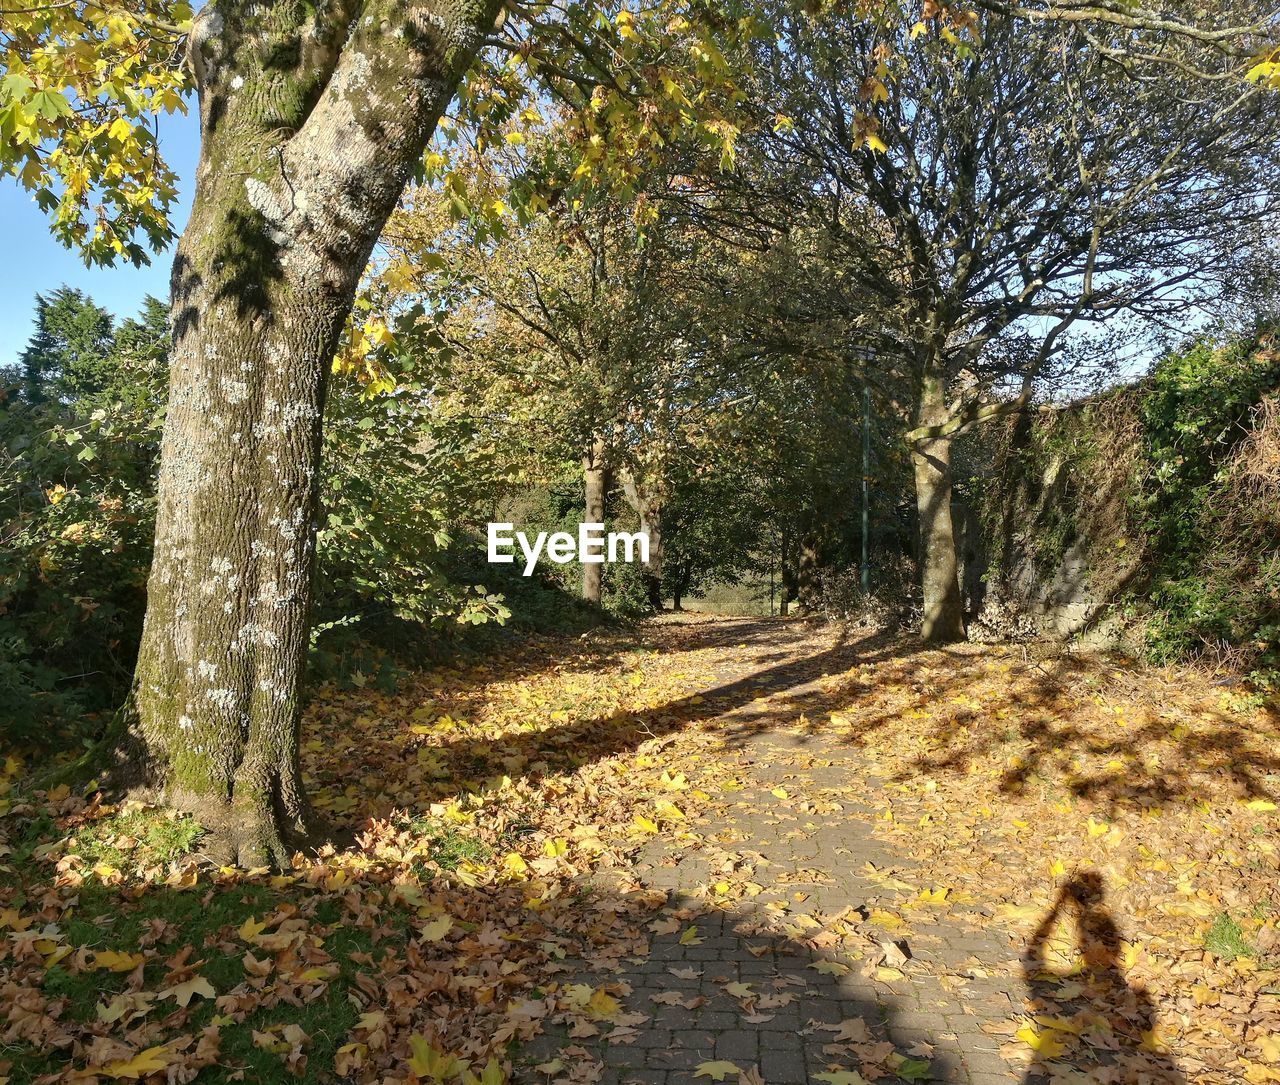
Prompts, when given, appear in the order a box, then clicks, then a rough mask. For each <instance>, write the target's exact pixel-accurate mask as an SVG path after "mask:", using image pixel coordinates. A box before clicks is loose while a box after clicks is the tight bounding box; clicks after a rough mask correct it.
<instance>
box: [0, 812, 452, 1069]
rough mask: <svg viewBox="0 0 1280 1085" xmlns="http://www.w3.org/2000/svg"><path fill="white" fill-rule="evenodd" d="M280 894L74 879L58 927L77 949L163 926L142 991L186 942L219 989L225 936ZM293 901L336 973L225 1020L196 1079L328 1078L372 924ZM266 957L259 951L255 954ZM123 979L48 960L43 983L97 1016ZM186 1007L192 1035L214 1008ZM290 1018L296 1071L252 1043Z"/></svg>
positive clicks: (327, 906)
mask: <svg viewBox="0 0 1280 1085" xmlns="http://www.w3.org/2000/svg"><path fill="white" fill-rule="evenodd" d="M454 836H455V837H457V834H454ZM461 841H462V838H458V839H457V840H454V839H451V841H450V844H449V846H452V847H455V848H459V849H460V850H462V851H466V850H467V849H466V847H464V846H463V843H462V842H461ZM459 861H461V859H459ZM287 902H289V897H287V896H284V895H282V894H281V893H280V891H279V889H278V888H273V887H271V886H269V885H267V884H256V883H243V884H236V885H226V886H221V887H219V888H218V889H216V890H214V891H212V892H211V891H210V890H209V887H208V886H203V887H202V888H201V889H200V890H198V891H197V890H181V889H172V888H169V887H164V886H158V887H156V888H154V889H152V890H148V891H146V892H144V893H143V894H142V895H141V896H140V897H139V898H138V899H137V901H136V902H129V903H126V904H122V901H121V898H120V895H119V890H118V887H112V886H108V885H103V884H102V883H101V882H99V881H97V880H96V879H93V878H90V879H88V880H86V882H85V884H84V885H83V886H82V887H81V890H80V893H79V904H78V906H77V907H76V909H75V910H74V912H71V911H69V912H67V913H66V914H65V915H64V916H63V918H62V921H61V924H60V925H61V926H62V928H63V930H64V931H65V932H66V936H67V940H68V942H70V943H72V944H73V945H75V946H76V947H81V946H84V947H88V948H90V949H95V948H96V949H108V948H109V949H112V950H118V951H123V952H137V951H138V950H139V949H140V948H141V941H142V939H143V937H144V936H146V935H147V934H148V933H151V934H152V935H153V936H154V932H155V931H156V930H157V929H162V930H164V931H165V932H166V935H165V937H164V938H163V940H162V941H161V942H160V944H159V946H160V948H161V950H162V953H161V955H160V959H157V960H155V961H151V962H148V964H147V966H146V972H145V981H144V982H145V987H144V989H145V990H150V991H155V990H157V989H158V988H159V986H160V985H161V983H162V982H163V979H164V974H165V971H166V967H165V965H164V963H163V959H164V957H167V956H168V953H169V952H172V951H175V950H176V949H178V948H179V947H181V946H184V945H192V946H194V947H195V954H196V957H195V959H203V961H204V963H203V964H202V965H201V966H200V968H199V973H200V975H202V976H203V977H204V978H205V979H207V980H208V981H209V982H210V983H211V984H212V985H213V986H214V988H215V989H216V990H217V991H218V993H219V994H225V993H226V992H227V991H230V990H231V989H233V988H234V987H236V986H237V985H239V984H240V983H242V982H244V979H245V969H244V964H243V961H242V956H241V952H240V951H239V949H237V951H236V952H232V953H228V952H226V950H225V948H224V947H225V944H226V943H227V942H228V941H231V942H232V943H233V944H234V943H236V936H235V933H234V932H235V930H236V929H237V928H239V927H240V925H241V924H242V923H244V921H245V920H246V919H250V918H253V919H258V920H262V919H265V918H266V917H267V916H268V915H270V914H272V913H273V912H275V911H276V910H277V909H278V908H279V906H280V905H281V904H284V903H287ZM292 903H294V904H296V905H298V907H299V909H300V911H301V912H302V914H306V913H307V912H308V911H311V912H313V914H312V915H311V916H310V918H311V920H312V922H313V923H318V924H322V925H323V926H325V927H328V928H330V930H329V933H328V934H327V936H326V937H325V948H326V950H327V951H328V953H329V954H330V955H331V956H332V957H333V960H334V962H335V963H336V964H337V965H338V966H339V969H340V972H339V974H338V976H336V977H335V978H334V979H333V980H332V981H331V982H330V985H329V989H328V990H327V991H326V992H325V993H324V995H323V996H322V997H321V998H319V999H317V1000H316V1001H314V1002H310V1003H307V1004H306V1005H303V1006H292V1005H289V1004H288V1003H286V1002H280V1003H279V1004H278V1005H276V1006H273V1007H269V1008H264V1009H260V1010H258V1011H257V1012H254V1013H251V1014H250V1015H249V1016H248V1017H247V1018H246V1019H245V1020H244V1021H242V1022H236V1023H234V1024H230V1023H224V1024H223V1026H222V1048H221V1055H220V1059H219V1063H220V1065H219V1066H218V1067H209V1068H207V1069H206V1070H204V1071H203V1072H202V1074H201V1076H200V1080H201V1081H210V1082H218V1081H232V1080H246V1081H286V1080H288V1081H291V1082H301V1083H308V1082H316V1083H319V1082H322V1081H324V1082H327V1081H332V1080H333V1075H332V1072H331V1070H330V1069H329V1068H331V1067H332V1066H333V1059H334V1053H335V1052H336V1050H337V1049H338V1047H340V1046H341V1045H342V1044H343V1043H345V1042H346V1040H347V1036H348V1034H349V1033H350V1031H351V1029H352V1027H353V1026H354V1025H355V1023H356V1020H357V1018H358V1011H357V1009H356V1007H355V1005H354V1004H353V1002H352V1001H351V999H350V997H349V994H350V992H351V991H352V990H353V989H354V983H355V977H356V974H357V972H358V971H360V969H361V968H363V967H367V966H364V965H361V964H358V963H356V962H354V961H352V960H351V955H352V954H353V953H369V954H373V955H374V956H375V957H376V956H379V955H380V951H379V950H378V949H377V948H375V946H374V943H373V939H372V937H371V935H370V932H368V931H367V930H364V929H363V928H361V927H358V926H352V925H351V924H350V922H349V920H350V917H349V916H347V915H346V914H345V911H344V908H343V905H342V902H341V901H338V900H323V901H319V902H316V903H314V904H313V903H312V902H311V901H310V900H308V898H307V896H306V894H305V893H304V894H302V895H300V896H297V897H293V899H292ZM162 925H163V926H162ZM241 948H243V947H241ZM386 951H387V950H382V951H381V952H386ZM266 955H268V954H264V952H262V951H257V956H258V957H260V958H261V957H263V956H266ZM127 982H128V978H127V974H124V973H113V972H105V971H100V970H99V971H90V972H83V973H78V974H77V973H74V972H71V971H68V970H67V969H64V968H62V967H61V966H59V965H56V964H55V965H53V966H52V967H50V968H49V969H48V970H47V971H46V972H45V975H44V981H43V984H42V989H43V992H44V994H45V995H46V996H47V997H50V998H66V999H67V1007H66V1009H65V1010H64V1013H65V1015H66V1016H67V1017H68V1018H69V1019H74V1020H77V1021H81V1022H88V1021H92V1020H93V1019H94V1017H95V1015H96V1014H97V1008H98V1006H99V1005H100V1004H103V1003H107V1002H110V1000H111V998H112V997H113V996H114V995H115V994H117V993H119V992H121V991H123V990H124V989H125V988H126V986H127ZM192 1006H193V1012H192V1014H191V1017H190V1018H189V1020H188V1022H187V1024H186V1026H185V1030H186V1031H187V1032H190V1033H198V1032H199V1031H200V1030H202V1029H204V1028H206V1027H207V1026H209V1025H210V1024H212V1023H213V1019H214V1017H215V1016H216V1015H217V1009H216V1007H215V1005H214V1002H213V1001H212V1000H208V999H202V1000H198V1001H196V1002H194V1003H193V1004H192ZM287 1025H297V1026H298V1027H299V1028H300V1029H302V1031H303V1032H305V1033H306V1034H307V1036H308V1037H309V1039H308V1041H307V1043H306V1045H305V1047H304V1052H305V1053H306V1055H307V1066H306V1069H305V1070H304V1071H303V1073H302V1074H301V1075H300V1076H297V1077H295V1076H293V1075H292V1074H290V1073H289V1072H288V1071H287V1070H286V1068H285V1063H284V1060H283V1058H282V1057H281V1056H280V1055H278V1054H276V1053H274V1052H272V1051H268V1050H265V1049H263V1048H262V1047H259V1046H258V1045H257V1044H256V1043H255V1042H254V1039H253V1033H254V1032H255V1031H256V1032H260V1033H268V1032H270V1031H271V1030H273V1029H282V1028H283V1027H284V1026H287ZM3 1057H4V1058H5V1059H7V1060H9V1061H10V1062H11V1063H12V1067H11V1069H10V1070H9V1076H10V1080H12V1081H14V1082H17V1081H29V1080H34V1079H35V1078H36V1077H38V1076H40V1075H42V1074H45V1073H51V1072H53V1071H54V1070H56V1069H62V1068H64V1067H63V1062H64V1059H63V1057H62V1056H59V1055H58V1054H56V1053H48V1052H41V1051H35V1050H32V1049H30V1048H24V1047H15V1048H12V1049H6V1050H5V1051H4V1052H3Z"/></svg>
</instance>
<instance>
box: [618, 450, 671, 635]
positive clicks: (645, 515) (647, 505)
mask: <svg viewBox="0 0 1280 1085" xmlns="http://www.w3.org/2000/svg"><path fill="white" fill-rule="evenodd" d="M622 493H623V496H624V497H625V498H626V499H627V504H628V505H630V506H631V509H632V511H633V512H635V514H636V518H637V519H638V520H639V521H640V530H641V531H644V532H647V533H648V535H649V560H648V561H646V562H645V563H644V569H643V570H642V571H641V573H640V579H641V580H642V581H643V582H644V589H645V595H646V596H647V597H648V600H649V605H650V606H651V607H653V609H654V610H661V609H662V501H661V500H660V499H659V498H658V497H657V496H655V494H654V493H653V492H652V491H651V490H650V489H649V488H648V484H647V483H646V482H644V481H642V480H641V479H639V478H637V477H636V474H635V472H634V471H632V470H627V469H624V470H623V472H622Z"/></svg>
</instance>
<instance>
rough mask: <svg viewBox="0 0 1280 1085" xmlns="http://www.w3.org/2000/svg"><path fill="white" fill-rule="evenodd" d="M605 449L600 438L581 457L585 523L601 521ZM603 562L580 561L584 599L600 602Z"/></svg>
mask: <svg viewBox="0 0 1280 1085" xmlns="http://www.w3.org/2000/svg"><path fill="white" fill-rule="evenodd" d="M608 460H609V450H608V446H607V445H606V444H605V442H604V440H603V439H602V438H599V437H597V438H596V439H595V440H594V441H593V442H592V443H591V449H590V451H589V452H588V453H587V454H586V455H585V456H583V457H582V486H583V490H584V491H585V494H586V503H587V509H586V519H585V521H584V522H585V523H589V524H603V523H604V506H605V500H606V499H607V498H608V496H609V476H610V470H609V462H608ZM603 578H604V565H603V564H602V563H599V562H595V563H590V562H583V564H582V598H583V599H585V600H586V601H587V602H588V603H594V604H595V605H596V606H599V605H600V597H601V587H602V584H603Z"/></svg>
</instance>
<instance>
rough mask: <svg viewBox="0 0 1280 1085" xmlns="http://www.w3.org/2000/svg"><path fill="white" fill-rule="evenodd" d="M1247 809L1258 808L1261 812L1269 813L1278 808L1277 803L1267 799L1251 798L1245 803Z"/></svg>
mask: <svg viewBox="0 0 1280 1085" xmlns="http://www.w3.org/2000/svg"><path fill="white" fill-rule="evenodd" d="M1244 805H1245V809H1246V810H1256V811H1257V812H1258V813H1260V814H1269V813H1271V812H1272V811H1273V810H1275V808H1276V804H1275V803H1273V802H1268V801H1267V800H1266V799H1251V800H1250V801H1249V802H1247V803H1245V804H1244Z"/></svg>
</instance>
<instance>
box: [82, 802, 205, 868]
mask: <svg viewBox="0 0 1280 1085" xmlns="http://www.w3.org/2000/svg"><path fill="white" fill-rule="evenodd" d="M203 835H204V829H203V828H201V826H200V824H199V822H197V821H195V820H194V819H192V818H189V817H178V816H168V815H165V814H163V813H160V812H158V811H155V810H130V811H127V812H123V813H119V814H114V815H112V816H111V817H106V818H102V819H101V820H100V821H95V822H93V824H92V825H90V827H89V828H87V829H85V830H84V831H83V832H81V833H78V834H77V835H76V837H75V839H74V842H73V845H72V850H73V851H74V852H75V853H76V854H77V855H80V856H82V857H83V858H84V859H85V861H86V863H87V864H88V865H89V866H90V867H97V866H104V865H105V866H109V867H116V868H118V867H120V866H123V865H124V864H126V863H136V862H138V861H139V860H140V859H143V858H146V859H150V860H151V861H152V862H153V863H156V862H159V863H170V862H173V861H174V860H175V859H181V858H182V857H183V856H184V855H189V854H190V853H191V851H192V849H193V848H194V847H195V845H196V842H197V841H198V840H199V839H200V837H201V836H203ZM139 849H141V851H142V853H143V854H142V855H139V854H138V851H139Z"/></svg>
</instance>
